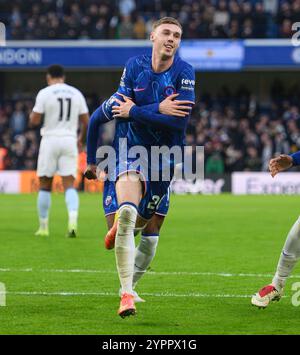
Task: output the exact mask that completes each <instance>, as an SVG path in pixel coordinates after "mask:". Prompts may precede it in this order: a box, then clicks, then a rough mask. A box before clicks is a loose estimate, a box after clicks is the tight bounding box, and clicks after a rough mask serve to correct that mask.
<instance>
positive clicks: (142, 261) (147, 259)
mask: <svg viewBox="0 0 300 355" xmlns="http://www.w3.org/2000/svg"><path fill="white" fill-rule="evenodd" d="M158 237H159V236H158V235H142V236H141V241H140V243H139V245H138V246H137V248H136V250H135V260H134V274H133V288H135V286H136V284H137V282H138V281H139V279H140V278H141V277H142V276H143V275H144V274H145V272H146V271H147V269H148V267H149V265H150V263H151V261H152V260H153V258H154V256H155V253H156V248H157V244H158Z"/></svg>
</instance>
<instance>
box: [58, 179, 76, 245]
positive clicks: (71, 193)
mask: <svg viewBox="0 0 300 355" xmlns="http://www.w3.org/2000/svg"><path fill="white" fill-rule="evenodd" d="M62 181H63V186H64V190H65V201H66V205H67V209H68V215H69V221H68V234H67V236H68V237H70V238H75V237H76V234H77V225H78V222H77V221H78V208H79V198H78V192H77V190H76V189H75V188H74V182H75V179H74V176H72V175H69V176H62Z"/></svg>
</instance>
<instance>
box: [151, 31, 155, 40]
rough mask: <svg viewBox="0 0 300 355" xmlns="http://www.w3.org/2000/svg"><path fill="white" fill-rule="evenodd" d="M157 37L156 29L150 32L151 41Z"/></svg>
mask: <svg viewBox="0 0 300 355" xmlns="http://www.w3.org/2000/svg"><path fill="white" fill-rule="evenodd" d="M154 38H155V35H154V31H152V32H151V33H150V41H151V42H153V41H154Z"/></svg>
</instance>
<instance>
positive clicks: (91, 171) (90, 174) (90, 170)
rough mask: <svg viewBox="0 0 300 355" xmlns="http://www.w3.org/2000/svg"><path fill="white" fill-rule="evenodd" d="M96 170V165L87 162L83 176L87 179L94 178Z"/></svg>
mask: <svg viewBox="0 0 300 355" xmlns="http://www.w3.org/2000/svg"><path fill="white" fill-rule="evenodd" d="M96 171H97V166H96V165H93V164H89V165H88V166H87V167H86V170H85V172H84V174H83V176H84V177H85V178H87V179H88V180H95V179H97V175H96Z"/></svg>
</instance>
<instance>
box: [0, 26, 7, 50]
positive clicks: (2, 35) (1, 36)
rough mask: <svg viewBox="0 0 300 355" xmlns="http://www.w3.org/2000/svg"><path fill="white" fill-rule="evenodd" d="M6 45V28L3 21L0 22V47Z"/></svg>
mask: <svg viewBox="0 0 300 355" xmlns="http://www.w3.org/2000/svg"><path fill="white" fill-rule="evenodd" d="M5 46H6V28H5V25H4V23H3V22H0V47H5Z"/></svg>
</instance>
